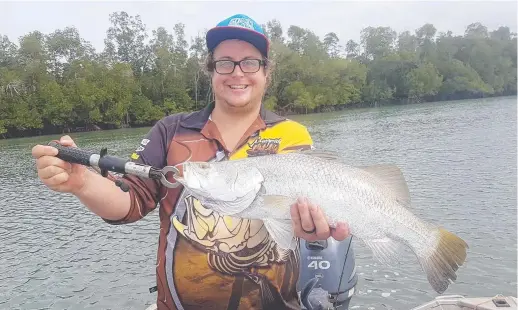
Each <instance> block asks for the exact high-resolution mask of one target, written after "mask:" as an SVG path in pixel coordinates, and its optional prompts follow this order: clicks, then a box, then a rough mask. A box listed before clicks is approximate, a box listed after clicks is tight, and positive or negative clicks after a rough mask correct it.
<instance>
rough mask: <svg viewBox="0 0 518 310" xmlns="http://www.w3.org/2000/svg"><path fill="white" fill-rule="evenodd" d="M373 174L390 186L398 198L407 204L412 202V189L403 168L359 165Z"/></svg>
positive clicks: (382, 165)
mask: <svg viewBox="0 0 518 310" xmlns="http://www.w3.org/2000/svg"><path fill="white" fill-rule="evenodd" d="M358 168H360V169H362V170H364V171H367V172H369V173H370V174H372V175H373V176H374V177H376V179H378V180H379V181H380V182H381V183H383V184H384V185H385V186H387V187H388V188H390V189H391V190H392V192H393V193H394V195H396V197H397V199H398V200H399V201H401V202H403V203H405V204H407V205H409V204H410V191H409V190H408V186H407V184H406V180H405V177H404V176H403V173H402V172H401V170H400V169H399V168H398V167H397V166H395V165H388V164H387V165H384V164H380V165H373V166H362V167H358Z"/></svg>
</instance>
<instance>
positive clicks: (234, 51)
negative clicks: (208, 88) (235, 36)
mask: <svg viewBox="0 0 518 310" xmlns="http://www.w3.org/2000/svg"><path fill="white" fill-rule="evenodd" d="M213 58H214V61H218V60H233V61H240V60H243V59H259V60H262V58H263V57H262V56H261V53H260V52H259V50H258V49H256V48H255V47H254V46H253V45H252V44H250V43H248V42H245V41H240V40H226V41H223V42H221V43H220V44H219V45H218V46H217V47H216V48H215V49H214V55H213ZM241 65H242V66H243V68H244V66H245V65H246V64H244V63H242V64H241ZM245 71H246V69H245ZM212 86H213V89H214V95H215V97H216V100H217V101H218V102H219V103H221V104H224V105H226V106H227V108H232V109H236V108H237V109H240V110H241V109H246V110H250V109H253V108H255V107H257V105H260V104H261V99H262V96H263V93H264V91H265V86H266V74H265V69H264V67H263V66H261V67H260V68H259V71H257V72H255V73H244V72H243V71H242V70H241V68H240V67H239V66H237V65H236V67H235V68H234V72H232V73H231V74H219V73H218V72H216V70H214V72H213V75H212Z"/></svg>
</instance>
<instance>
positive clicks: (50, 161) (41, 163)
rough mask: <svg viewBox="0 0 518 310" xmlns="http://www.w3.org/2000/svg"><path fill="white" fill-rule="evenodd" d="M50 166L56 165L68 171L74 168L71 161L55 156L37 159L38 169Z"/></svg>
mask: <svg viewBox="0 0 518 310" xmlns="http://www.w3.org/2000/svg"><path fill="white" fill-rule="evenodd" d="M49 166H56V167H59V168H61V169H63V170H67V171H71V169H72V165H71V164H70V163H68V162H66V161H64V160H61V159H59V158H57V157H54V156H45V157H41V158H39V159H38V160H37V161H36V167H37V168H38V169H43V168H46V167H49Z"/></svg>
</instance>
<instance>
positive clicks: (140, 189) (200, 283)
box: [104, 103, 312, 310]
mask: <svg viewBox="0 0 518 310" xmlns="http://www.w3.org/2000/svg"><path fill="white" fill-rule="evenodd" d="M213 108H214V103H211V104H210V105H208V106H207V107H206V108H204V109H202V110H200V111H196V112H191V113H179V114H174V115H170V116H167V117H165V118H163V119H161V120H160V121H158V122H157V123H156V124H155V125H154V126H153V127H152V129H151V130H150V131H149V132H148V134H147V135H146V136H145V137H144V139H143V140H142V141H141V142H140V144H139V145H138V147H137V148H136V151H135V152H134V153H133V154H132V155H131V156H130V157H131V160H132V161H134V162H136V163H141V164H145V165H152V166H154V167H157V168H163V167H164V166H166V165H176V164H179V163H182V162H183V161H185V160H187V158H188V156H189V151H188V150H187V149H186V147H185V146H184V145H187V146H188V147H189V148H190V149H191V151H192V154H191V156H192V157H191V159H190V160H191V161H214V160H234V159H238V158H245V157H252V156H262V155H267V154H275V153H283V152H289V151H293V150H299V149H309V148H311V145H312V139H311V136H310V135H309V133H308V131H307V129H306V127H304V126H303V125H301V124H299V123H297V122H295V121H293V120H289V119H287V118H285V117H281V116H279V115H277V114H275V113H273V112H270V111H268V110H266V109H264V108H261V112H260V114H259V115H258V117H257V119H256V120H255V121H254V122H253V124H252V125H251V126H250V128H249V129H248V131H247V132H246V133H245V134H244V136H243V137H242V138H241V141H240V142H239V144H238V146H237V147H236V149H235V150H234V151H233V152H229V150H227V149H226V147H225V145H224V142H223V139H222V138H221V135H220V133H219V131H218V129H217V127H216V125H215V123H213V122H212V121H211V120H210V114H211V112H212V109H213ZM180 143H181V144H180ZM182 144H184V145H182ZM111 178H114V177H113V176H112V177H111ZM122 178H123V181H124V182H125V183H126V184H127V185H128V186H129V195H130V201H131V207H130V210H129V212H128V214H127V215H126V216H125V217H124V218H122V219H120V220H117V221H112V220H108V219H104V221H106V222H107V223H110V224H127V223H132V222H136V221H138V220H140V219H142V218H143V217H144V216H146V215H147V214H148V213H149V212H151V211H153V210H154V209H155V208H157V206H160V207H159V209H158V212H159V218H160V236H159V242H158V253H157V262H156V282H157V306H158V309H159V310H165V309H186V310H188V309H189V310H190V309H228V310H237V309H239V310H241V309H243V310H244V309H300V307H301V306H300V301H299V297H298V294H297V289H296V286H297V280H298V278H299V252H298V249H297V250H296V251H295V252H293V251H289V250H283V249H280V248H279V247H277V245H276V244H275V242H274V241H273V240H272V239H271V238H270V236H269V234H268V231H267V230H266V228H265V226H264V225H263V222H262V221H260V220H249V219H240V218H233V217H231V216H223V215H219V214H218V213H217V212H215V211H213V210H211V209H208V208H204V207H203V205H202V204H201V203H200V202H199V201H198V200H197V199H195V198H194V197H192V196H191V195H189V194H188V193H187V192H186V191H184V188H183V187H182V186H180V187H178V188H167V187H165V186H163V185H162V184H161V183H160V182H159V181H157V180H151V179H144V178H139V177H135V176H129V175H125V176H123V177H122ZM168 180H169V181H170V182H174V179H172V177H171V176H169V175H168Z"/></svg>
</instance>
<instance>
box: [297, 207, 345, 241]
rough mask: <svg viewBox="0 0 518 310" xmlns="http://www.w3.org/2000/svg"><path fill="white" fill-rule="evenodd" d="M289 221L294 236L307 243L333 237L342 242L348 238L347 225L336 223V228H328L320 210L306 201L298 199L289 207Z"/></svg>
mask: <svg viewBox="0 0 518 310" xmlns="http://www.w3.org/2000/svg"><path fill="white" fill-rule="evenodd" d="M290 211H291V219H292V223H293V228H294V230H295V236H297V237H299V238H302V239H304V240H307V241H316V240H326V239H328V238H329V237H333V238H334V239H336V240H338V241H342V240H344V239H346V238H347V237H349V226H348V225H347V223H342V222H340V223H337V226H336V228H331V227H329V224H328V223H327V220H326V217H325V216H324V213H323V212H322V210H321V209H320V208H319V207H318V206H315V205H313V204H311V203H309V202H308V201H307V200H306V199H298V201H297V202H296V203H295V204H293V205H292V206H291V210H290Z"/></svg>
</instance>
